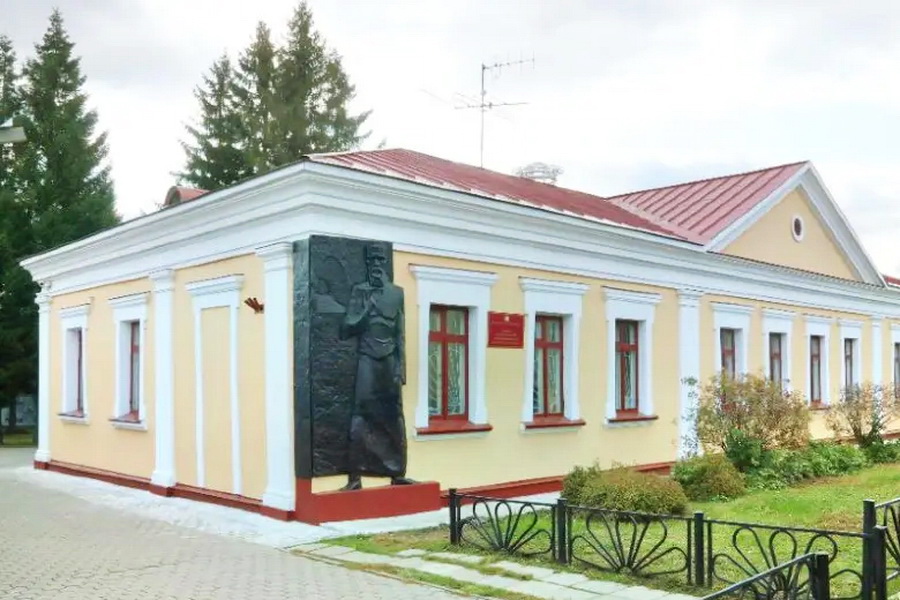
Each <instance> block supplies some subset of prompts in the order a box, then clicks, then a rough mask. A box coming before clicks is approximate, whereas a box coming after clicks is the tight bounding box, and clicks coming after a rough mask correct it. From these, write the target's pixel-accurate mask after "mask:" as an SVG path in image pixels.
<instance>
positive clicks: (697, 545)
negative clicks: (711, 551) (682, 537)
mask: <svg viewBox="0 0 900 600" xmlns="http://www.w3.org/2000/svg"><path fill="white" fill-rule="evenodd" d="M703 525H704V519H703V512H702V511H699V510H698V511H695V512H694V582H695V583H696V584H697V585H704V584H705V583H706V568H705V567H704V562H705V561H704V559H705V557H706V554H705V548H706V544H705V543H704V539H703V536H704V533H705V532H704V529H705V528H704V527H703Z"/></svg>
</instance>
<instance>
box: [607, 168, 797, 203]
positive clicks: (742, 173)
mask: <svg viewBox="0 0 900 600" xmlns="http://www.w3.org/2000/svg"><path fill="white" fill-rule="evenodd" d="M809 162H810V161H809V160H800V161H795V162H789V163H784V164H780V165H773V166H771V167H763V168H761V169H752V170H750V171H740V172H738V173H729V174H727V175H716V176H715V177H704V178H702V179H692V180H690V181H682V182H680V183H670V184H668V185H660V186H656V187H650V188H641V189H639V190H632V191H630V192H622V193H621V194H615V195H612V196H604V197H603V198H604V199H606V200H613V199H616V198H621V197H622V196H633V195H635V194H640V193H642V192H655V191H659V190H667V189H672V188H677V187H682V186H686V185H696V184H698V183H707V182H710V181H716V180H722V179H731V178H733V177H744V176H747V175H755V174H757V173H763V172H765V171H774V170H776V169H783V168H785V167H796V166H799V165H804V164H808V163H809Z"/></svg>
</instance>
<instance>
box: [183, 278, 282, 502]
mask: <svg viewBox="0 0 900 600" xmlns="http://www.w3.org/2000/svg"><path fill="white" fill-rule="evenodd" d="M243 285H244V276H243V275H227V276H225V277H218V278H216V279H206V280H202V281H194V282H191V283H188V284H187V285H186V286H185V288H186V289H187V291H188V292H190V294H191V296H193V298H194V379H195V390H196V400H195V408H196V416H195V420H196V432H195V439H196V452H195V453H196V459H197V486H198V487H204V486H205V485H206V455H205V448H204V442H205V435H206V433H205V424H204V418H203V417H204V399H203V327H202V323H203V321H202V316H203V311H204V310H205V309H208V308H219V307H227V308H228V309H229V310H228V313H229V321H230V324H229V325H230V326H229V333H230V340H229V346H230V348H229V353H230V356H229V371H230V373H229V374H230V378H229V392H230V393H229V396H230V408H231V487H232V490H231V491H232V493H234V494H238V495H240V494H241V493H242V492H243V473H242V468H243V467H242V463H241V415H240V401H239V398H238V359H237V355H238V310H239V308H240V290H241V287H243ZM285 326H287V325H285Z"/></svg>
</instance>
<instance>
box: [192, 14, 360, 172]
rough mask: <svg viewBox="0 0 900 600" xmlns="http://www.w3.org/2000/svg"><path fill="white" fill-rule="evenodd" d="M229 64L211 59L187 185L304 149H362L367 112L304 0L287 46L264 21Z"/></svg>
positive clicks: (261, 166)
mask: <svg viewBox="0 0 900 600" xmlns="http://www.w3.org/2000/svg"><path fill="white" fill-rule="evenodd" d="M226 62H227V57H222V58H220V59H219V60H218V61H217V62H216V64H215V65H213V68H212V70H211V73H210V75H209V76H207V77H205V78H204V86H205V87H204V88H202V89H201V90H200V91H198V94H197V99H198V101H199V102H200V112H201V117H200V126H199V127H196V128H194V127H188V133H189V134H190V136H191V137H192V138H193V141H192V142H191V143H188V144H184V148H185V152H186V154H187V164H186V167H185V169H184V171H183V172H182V173H181V180H182V181H184V182H185V183H188V184H191V185H195V186H197V187H202V188H204V189H216V188H221V187H225V186H228V185H231V184H233V183H235V182H237V181H239V180H241V179H243V178H245V177H248V176H252V175H259V174H262V173H265V172H267V171H270V170H272V169H274V168H277V167H280V166H282V165H285V164H288V163H291V162H293V161H296V160H298V159H299V158H301V157H302V156H303V155H304V154H309V153H313V152H337V151H341V150H350V149H353V148H356V147H358V146H359V144H360V143H361V142H362V141H363V140H364V139H365V138H366V137H367V134H363V133H362V132H361V131H360V128H361V127H362V126H363V124H364V123H365V121H366V119H367V118H368V116H369V112H364V113H361V114H358V115H354V114H351V113H350V112H349V109H348V107H347V104H348V103H349V102H350V101H351V100H352V99H353V97H354V94H355V88H354V86H353V85H351V84H350V80H349V78H348V77H347V74H346V73H345V72H344V69H343V66H342V65H341V58H340V56H339V55H338V54H337V53H335V52H334V51H332V50H330V49H329V48H328V47H327V45H326V44H325V41H324V40H323V39H322V37H321V35H320V34H319V33H318V32H317V31H316V30H315V28H314V23H313V17H312V12H311V11H310V10H309V7H308V6H307V4H306V2H301V3H300V5H299V6H298V7H297V9H296V10H295V11H294V14H293V16H292V18H291V20H290V22H289V23H288V39H287V43H286V45H285V46H283V47H281V48H276V47H275V45H274V44H273V43H272V39H271V33H270V31H269V28H268V27H267V26H266V25H265V24H264V23H260V24H259V25H257V28H256V35H255V36H254V39H253V41H252V42H251V44H250V46H249V47H248V48H247V49H246V50H244V52H243V53H241V55H240V56H239V58H238V63H237V66H236V67H235V69H234V72H233V73H232V72H231V69H230V65H229V69H228V71H227V72H226V70H225V67H224V65H225V64H226ZM226 74H227V75H228V76H227V77H226V76H225V75H226ZM228 81H230V82H231V83H230V85H228V84H227V83H228ZM235 118H237V121H235ZM238 153H239V154H241V158H240V159H238V158H237V154H238Z"/></svg>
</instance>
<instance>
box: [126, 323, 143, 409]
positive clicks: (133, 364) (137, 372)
mask: <svg viewBox="0 0 900 600" xmlns="http://www.w3.org/2000/svg"><path fill="white" fill-rule="evenodd" d="M127 328H128V338H129V344H128V351H129V360H128V412H129V414H130V415H133V416H134V417H137V416H138V413H139V411H140V407H141V403H140V399H141V322H140V321H130V322H128V323H127Z"/></svg>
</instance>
